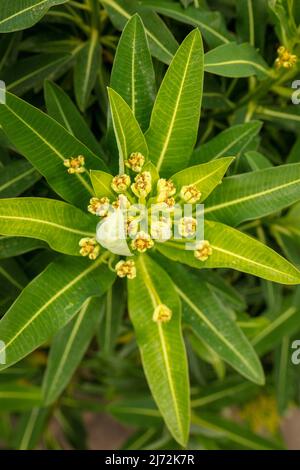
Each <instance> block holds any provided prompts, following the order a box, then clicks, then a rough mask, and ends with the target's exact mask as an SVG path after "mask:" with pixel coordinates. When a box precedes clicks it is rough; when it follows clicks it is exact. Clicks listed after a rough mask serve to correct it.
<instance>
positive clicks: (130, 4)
mask: <svg viewBox="0 0 300 470" xmlns="http://www.w3.org/2000/svg"><path fill="white" fill-rule="evenodd" d="M101 3H102V5H103V6H104V8H105V9H106V10H107V12H108V14H109V16H110V18H111V20H112V22H113V24H114V26H115V27H116V28H118V29H120V30H122V29H123V28H124V26H125V24H126V23H127V21H128V20H129V19H130V18H131V16H133V15H134V14H135V13H138V14H139V15H140V17H141V19H142V21H143V23H144V26H145V31H146V34H147V38H148V41H149V46H150V49H151V53H152V55H153V56H154V57H156V58H157V59H159V60H161V61H162V62H165V63H166V64H169V63H170V62H171V60H172V58H173V55H174V54H175V52H176V49H177V47H178V44H177V41H176V39H175V38H174V36H173V35H172V33H171V32H170V30H169V29H168V28H167V26H166V24H165V23H164V22H163V21H162V20H161V19H160V17H159V16H158V15H156V13H154V12H153V11H149V10H147V11H144V10H143V9H142V8H141V7H140V5H139V3H138V2H137V1H135V0H101Z"/></svg>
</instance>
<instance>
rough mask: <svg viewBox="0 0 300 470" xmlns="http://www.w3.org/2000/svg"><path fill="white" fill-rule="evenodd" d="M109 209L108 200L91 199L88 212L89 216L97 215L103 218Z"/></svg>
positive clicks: (103, 198)
mask: <svg viewBox="0 0 300 470" xmlns="http://www.w3.org/2000/svg"><path fill="white" fill-rule="evenodd" d="M108 209H109V199H108V197H101V198H100V199H99V198H98V197H92V199H90V205H89V206H88V211H89V212H90V213H91V214H94V215H99V216H100V217H105V216H106V215H107V213H108Z"/></svg>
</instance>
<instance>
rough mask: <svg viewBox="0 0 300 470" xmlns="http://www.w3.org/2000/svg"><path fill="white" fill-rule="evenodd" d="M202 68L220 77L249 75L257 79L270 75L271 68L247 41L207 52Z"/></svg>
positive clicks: (225, 45)
mask: <svg viewBox="0 0 300 470" xmlns="http://www.w3.org/2000/svg"><path fill="white" fill-rule="evenodd" d="M204 70H205V71H206V72H210V73H214V74H216V75H221V76H222V77H236V78H239V77H251V76H253V75H256V76H257V77H258V78H259V79H266V78H268V77H269V78H270V76H272V72H271V69H269V67H268V65H267V64H266V63H265V61H264V60H263V58H262V57H261V56H260V55H259V53H258V52H257V51H256V49H255V48H254V47H253V46H251V45H250V44H248V43H244V44H237V43H234V42H232V43H230V44H224V45H223V46H219V47H216V48H215V49H213V50H211V51H209V52H207V53H206V54H205V56H204Z"/></svg>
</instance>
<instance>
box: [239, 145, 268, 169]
mask: <svg viewBox="0 0 300 470" xmlns="http://www.w3.org/2000/svg"><path fill="white" fill-rule="evenodd" d="M244 158H245V160H246V162H247V164H248V166H249V167H250V170H251V171H256V170H264V169H265V168H271V167H272V166H273V165H272V163H271V162H270V160H268V158H267V157H265V156H264V155H262V154H261V153H260V152H257V151H256V150H249V152H246V153H245V157H244Z"/></svg>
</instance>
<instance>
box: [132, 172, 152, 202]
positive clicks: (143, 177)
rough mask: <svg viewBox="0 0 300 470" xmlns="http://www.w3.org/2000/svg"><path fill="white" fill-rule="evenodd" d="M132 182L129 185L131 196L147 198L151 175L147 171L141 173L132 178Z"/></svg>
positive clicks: (150, 187) (149, 190) (150, 185)
mask: <svg viewBox="0 0 300 470" xmlns="http://www.w3.org/2000/svg"><path fill="white" fill-rule="evenodd" d="M134 181H135V182H134V183H133V184H132V185H131V190H132V192H133V194H134V195H135V196H136V197H138V198H140V197H142V198H145V197H147V196H148V194H150V192H151V190H152V184H151V173H150V172H149V171H143V172H142V173H139V174H138V175H137V176H136V177H135V178H134Z"/></svg>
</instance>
